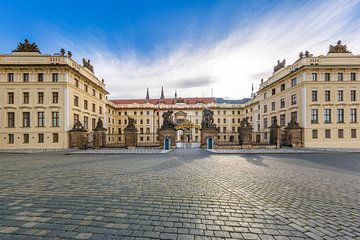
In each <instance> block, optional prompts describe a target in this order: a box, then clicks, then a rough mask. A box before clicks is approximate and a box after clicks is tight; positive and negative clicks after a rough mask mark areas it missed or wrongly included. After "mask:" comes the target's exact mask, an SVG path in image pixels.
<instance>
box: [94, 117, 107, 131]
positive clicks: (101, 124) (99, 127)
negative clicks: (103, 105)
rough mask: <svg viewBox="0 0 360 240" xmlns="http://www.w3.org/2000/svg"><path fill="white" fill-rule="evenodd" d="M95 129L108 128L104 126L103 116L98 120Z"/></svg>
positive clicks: (102, 129)
mask: <svg viewBox="0 0 360 240" xmlns="http://www.w3.org/2000/svg"><path fill="white" fill-rule="evenodd" d="M94 130H95V131H104V130H106V128H104V124H103V122H102V120H101V118H99V120H98V121H97V123H96V127H95V129H94Z"/></svg>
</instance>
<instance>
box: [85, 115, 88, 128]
mask: <svg viewBox="0 0 360 240" xmlns="http://www.w3.org/2000/svg"><path fill="white" fill-rule="evenodd" d="M84 128H85V129H88V128H89V118H88V117H86V116H84Z"/></svg>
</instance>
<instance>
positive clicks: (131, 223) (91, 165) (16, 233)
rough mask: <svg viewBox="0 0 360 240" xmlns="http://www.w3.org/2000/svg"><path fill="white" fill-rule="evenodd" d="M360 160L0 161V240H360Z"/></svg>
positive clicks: (187, 156)
mask: <svg viewBox="0 0 360 240" xmlns="http://www.w3.org/2000/svg"><path fill="white" fill-rule="evenodd" d="M359 200H360V154H359V153H341V152H338V153H333V152H323V153H302V154H301V153H297V154H291V153H284V154H243V155H240V154H211V153H208V152H206V151H203V150H200V149H196V150H195V149H192V150H189V149H187V150H175V151H172V152H170V153H166V154H118V155H65V154H64V153H61V152H58V153H36V154H9V153H3V154H0V239H41V238H44V239H55V238H58V239H67V238H69V239H73V238H77V239H147V238H155V239H157V238H161V239H311V238H313V239H360V205H359Z"/></svg>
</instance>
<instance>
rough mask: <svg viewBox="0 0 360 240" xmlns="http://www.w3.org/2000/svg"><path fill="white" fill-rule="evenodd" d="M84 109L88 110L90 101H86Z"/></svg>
mask: <svg viewBox="0 0 360 240" xmlns="http://www.w3.org/2000/svg"><path fill="white" fill-rule="evenodd" d="M84 109H85V110H88V101H87V100H84Z"/></svg>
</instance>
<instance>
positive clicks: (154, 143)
mask: <svg viewBox="0 0 360 240" xmlns="http://www.w3.org/2000/svg"><path fill="white" fill-rule="evenodd" d="M136 146H137V147H159V141H158V134H156V133H138V134H137V141H136Z"/></svg>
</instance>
